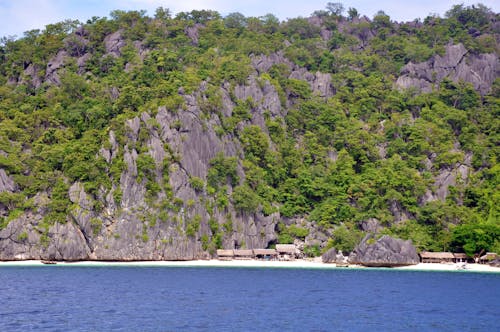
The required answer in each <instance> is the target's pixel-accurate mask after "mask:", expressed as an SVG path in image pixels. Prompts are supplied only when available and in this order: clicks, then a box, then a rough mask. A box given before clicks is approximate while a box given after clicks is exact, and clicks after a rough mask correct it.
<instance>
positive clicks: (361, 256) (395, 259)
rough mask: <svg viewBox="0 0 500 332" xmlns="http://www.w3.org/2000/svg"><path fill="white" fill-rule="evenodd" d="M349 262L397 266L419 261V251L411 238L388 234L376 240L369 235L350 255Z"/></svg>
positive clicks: (365, 264) (413, 263)
mask: <svg viewBox="0 0 500 332" xmlns="http://www.w3.org/2000/svg"><path fill="white" fill-rule="evenodd" d="M349 262H350V263H354V264H361V265H364V266H373V267H395V266H405V265H415V264H418V263H419V258H418V255H417V251H416V249H415V247H414V246H413V244H412V242H411V241H410V240H408V241H404V240H401V239H395V238H392V237H390V236H388V235H384V236H382V237H381V238H380V239H378V240H375V238H374V237H373V236H371V235H367V236H366V237H365V238H364V239H363V240H362V241H361V243H360V244H358V246H357V247H356V248H355V249H354V251H353V252H352V253H351V255H349Z"/></svg>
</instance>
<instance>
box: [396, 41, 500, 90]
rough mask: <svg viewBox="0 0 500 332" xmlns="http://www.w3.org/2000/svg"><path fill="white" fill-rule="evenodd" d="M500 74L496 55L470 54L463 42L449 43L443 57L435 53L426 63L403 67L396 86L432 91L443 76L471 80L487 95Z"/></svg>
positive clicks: (470, 81)
mask: <svg viewBox="0 0 500 332" xmlns="http://www.w3.org/2000/svg"><path fill="white" fill-rule="evenodd" d="M499 73H500V62H499V59H498V56H497V55H496V54H471V53H470V52H469V51H468V50H467V49H466V48H465V47H464V45H462V44H457V45H447V46H446V51H445V54H444V55H443V56H440V55H435V56H433V57H432V58H431V59H429V60H428V61H426V62H421V63H416V64H415V63H412V62H410V63H408V64H407V65H406V66H404V67H403V68H402V69H401V76H400V77H399V78H398V79H397V81H396V85H397V86H399V87H401V88H404V89H407V88H411V87H413V88H417V89H418V90H420V91H422V92H431V91H432V90H433V88H435V87H436V86H437V85H438V84H439V83H440V82H441V81H442V80H443V79H445V78H448V79H451V80H452V81H454V82H458V81H464V82H468V83H471V84H472V85H473V86H474V88H475V89H476V90H478V91H479V92H480V93H481V94H483V95H484V94H486V93H488V91H489V90H490V88H491V84H492V83H493V81H494V80H495V78H497V77H498V75H499Z"/></svg>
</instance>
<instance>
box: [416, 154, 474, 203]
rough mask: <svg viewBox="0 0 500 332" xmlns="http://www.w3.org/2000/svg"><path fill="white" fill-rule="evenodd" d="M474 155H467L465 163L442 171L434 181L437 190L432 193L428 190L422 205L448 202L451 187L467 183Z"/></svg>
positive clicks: (421, 200)
mask: <svg viewBox="0 0 500 332" xmlns="http://www.w3.org/2000/svg"><path fill="white" fill-rule="evenodd" d="M471 162H472V153H467V154H466V155H465V158H464V161H463V163H461V164H459V165H456V166H455V167H452V168H445V169H441V170H440V171H439V173H438V175H436V177H435V180H434V187H435V188H436V190H435V191H434V192H431V191H430V190H427V191H426V193H425V194H424V196H423V197H422V198H421V199H420V202H421V204H425V203H428V202H432V201H436V200H440V201H444V200H446V197H448V195H449V193H450V192H449V187H450V186H455V185H456V184H457V182H461V183H467V180H468V178H469V172H470V170H471Z"/></svg>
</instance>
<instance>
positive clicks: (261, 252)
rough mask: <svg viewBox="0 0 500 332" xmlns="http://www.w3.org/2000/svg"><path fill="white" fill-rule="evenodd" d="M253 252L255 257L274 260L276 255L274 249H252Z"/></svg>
mask: <svg viewBox="0 0 500 332" xmlns="http://www.w3.org/2000/svg"><path fill="white" fill-rule="evenodd" d="M253 254H254V256H255V258H257V259H264V260H268V261H269V260H275V259H276V258H277V257H278V252H277V251H276V249H254V250H253Z"/></svg>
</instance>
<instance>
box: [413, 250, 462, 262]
mask: <svg viewBox="0 0 500 332" xmlns="http://www.w3.org/2000/svg"><path fill="white" fill-rule="evenodd" d="M420 258H421V262H422V263H453V261H454V259H455V256H453V254H452V253H451V252H430V251H422V252H421V253H420Z"/></svg>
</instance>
